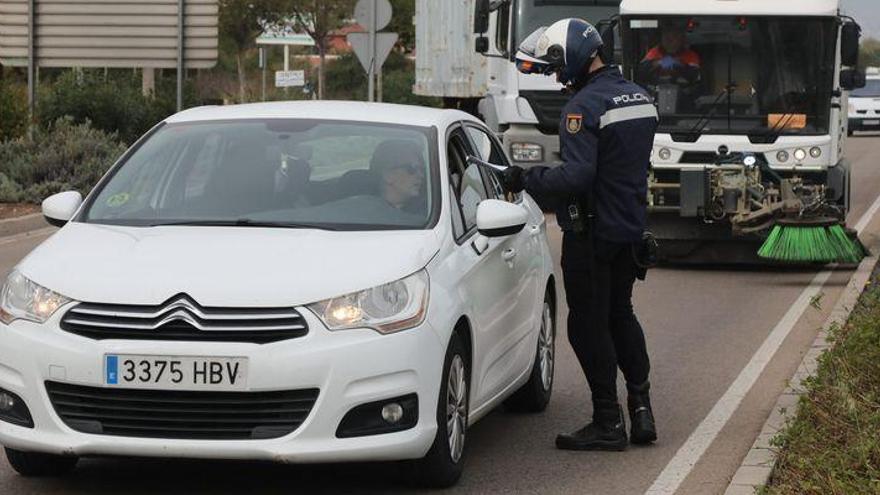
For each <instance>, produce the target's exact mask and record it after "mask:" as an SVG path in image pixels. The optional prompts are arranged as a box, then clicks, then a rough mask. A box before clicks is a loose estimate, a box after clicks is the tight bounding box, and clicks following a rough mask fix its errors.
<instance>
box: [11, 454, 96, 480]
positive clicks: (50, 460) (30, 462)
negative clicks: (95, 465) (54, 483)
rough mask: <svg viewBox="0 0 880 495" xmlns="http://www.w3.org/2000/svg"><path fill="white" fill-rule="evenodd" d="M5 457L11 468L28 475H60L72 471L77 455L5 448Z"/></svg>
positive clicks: (77, 459)
mask: <svg viewBox="0 0 880 495" xmlns="http://www.w3.org/2000/svg"><path fill="white" fill-rule="evenodd" d="M6 459H8V460H9V464H10V465H12V469H15V471H16V472H17V473H18V474H20V475H22V476H29V477H41V476H61V475H64V474H67V473H69V472H71V471H73V468H75V467H76V463H77V462H78V461H79V458H78V457H73V456H63V455H54V454H43V453H39V452H22V451H20V450H14V449H10V448H7V449H6Z"/></svg>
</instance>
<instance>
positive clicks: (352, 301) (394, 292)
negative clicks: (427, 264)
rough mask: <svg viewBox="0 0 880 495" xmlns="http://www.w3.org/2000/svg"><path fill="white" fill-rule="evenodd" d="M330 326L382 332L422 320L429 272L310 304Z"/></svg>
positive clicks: (331, 328)
mask: <svg viewBox="0 0 880 495" xmlns="http://www.w3.org/2000/svg"><path fill="white" fill-rule="evenodd" d="M308 308H309V309H310V310H311V311H312V312H313V313H315V315H316V316H317V317H318V318H320V319H321V321H322V322H324V325H326V326H327V328H329V329H330V330H347V329H352V328H371V329H373V330H375V331H377V332H379V333H382V334H389V333H394V332H399V331H401V330H407V329H410V328H413V327H416V326H419V325H421V324H422V322H423V321H425V314H426V313H427V309H428V273H427V271H425V270H421V271H419V272H417V273H414V274H413V275H410V276H409V277H406V278H403V279H401V280H397V281H395V282H391V283H387V284H384V285H380V286H378V287H373V288H372V289H367V290H362V291H359V292H354V293H351V294H346V295H344V296H340V297H334V298H332V299H327V300H325V301H320V302H316V303H314V304H310V305H308Z"/></svg>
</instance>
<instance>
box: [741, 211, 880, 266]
mask: <svg viewBox="0 0 880 495" xmlns="http://www.w3.org/2000/svg"><path fill="white" fill-rule="evenodd" d="M866 255H867V252H866V250H865V248H864V247H863V246H862V243H861V242H860V241H859V240H858V238H855V236H854V235H853V236H850V234H849V233H847V231H846V229H845V228H844V227H843V225H841V223H840V222H839V221H838V220H833V219H828V218H824V219H815V220H796V221H795V220H780V221H779V222H777V224H776V225H775V226H774V227H773V230H772V231H771V232H770V235H769V236H768V237H767V240H766V241H765V242H764V245H763V246H761V249H759V250H758V256H760V257H761V258H764V259H768V260H774V261H781V262H785V263H858V262H860V261H861V260H862V258H864V257H865V256H866Z"/></svg>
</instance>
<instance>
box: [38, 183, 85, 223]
mask: <svg viewBox="0 0 880 495" xmlns="http://www.w3.org/2000/svg"><path fill="white" fill-rule="evenodd" d="M82 202H83V197H82V194H80V193H78V192H76V191H66V192H61V193H58V194H54V195H52V196H49V197H48V198H46V199H45V200H43V217H44V218H45V219H46V221H47V222H49V224H50V225H54V226H56V227H63V226H64V224H66V223H67V222H69V221H70V219H71V218H73V215H74V213H76V210H78V209H79V207H80V205H82Z"/></svg>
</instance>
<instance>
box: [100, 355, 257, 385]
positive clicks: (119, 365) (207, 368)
mask: <svg viewBox="0 0 880 495" xmlns="http://www.w3.org/2000/svg"><path fill="white" fill-rule="evenodd" d="M247 365H248V361H247V358H218V357H194V356H142V355H132V354H109V355H106V356H104V383H105V385H107V386H110V387H120V388H149V389H165V390H174V389H180V390H243V389H245V387H246V386H247Z"/></svg>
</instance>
